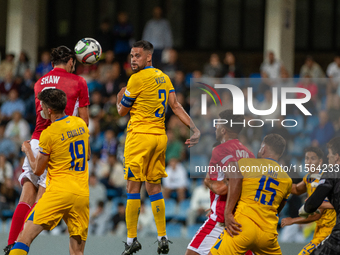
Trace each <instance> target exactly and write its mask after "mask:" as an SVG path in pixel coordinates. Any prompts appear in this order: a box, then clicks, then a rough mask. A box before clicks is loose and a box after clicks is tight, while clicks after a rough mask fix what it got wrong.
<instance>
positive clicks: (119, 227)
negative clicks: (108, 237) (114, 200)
mask: <svg viewBox="0 0 340 255" xmlns="http://www.w3.org/2000/svg"><path fill="white" fill-rule="evenodd" d="M111 221H112V223H113V226H112V232H113V233H114V234H116V235H118V236H122V235H123V234H124V232H125V228H126V225H125V205H124V204H123V203H118V212H117V213H116V214H115V215H114V216H113V217H112V220H111Z"/></svg>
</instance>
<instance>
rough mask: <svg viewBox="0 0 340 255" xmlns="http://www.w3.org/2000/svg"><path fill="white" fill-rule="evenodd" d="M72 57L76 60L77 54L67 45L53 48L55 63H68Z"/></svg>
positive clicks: (52, 60) (52, 54) (52, 57)
mask: <svg viewBox="0 0 340 255" xmlns="http://www.w3.org/2000/svg"><path fill="white" fill-rule="evenodd" d="M71 58H73V60H75V59H76V54H75V53H74V51H73V50H71V49H69V48H68V47H66V46H59V47H57V48H54V49H52V53H51V62H52V63H53V64H54V65H60V64H66V63H67V62H68V61H69V60H70V59H71Z"/></svg>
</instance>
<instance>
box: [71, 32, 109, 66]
mask: <svg viewBox="0 0 340 255" xmlns="http://www.w3.org/2000/svg"><path fill="white" fill-rule="evenodd" d="M74 51H75V53H76V58H77V60H78V61H79V62H80V63H83V64H85V65H92V64H94V63H96V62H97V61H98V60H99V59H100V56H101V55H102V47H101V46H100V44H99V42H98V41H97V40H95V39H93V38H88V37H86V38H83V39H81V40H80V41H79V42H77V44H76V46H75V47H74Z"/></svg>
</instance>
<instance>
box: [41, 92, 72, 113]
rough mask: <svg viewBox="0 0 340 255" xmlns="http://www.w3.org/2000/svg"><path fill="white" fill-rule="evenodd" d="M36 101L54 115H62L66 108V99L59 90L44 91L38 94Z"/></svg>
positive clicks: (63, 93)
mask: <svg viewBox="0 0 340 255" xmlns="http://www.w3.org/2000/svg"><path fill="white" fill-rule="evenodd" d="M38 99H39V100H40V101H42V102H43V103H44V104H46V105H47V107H48V108H50V109H52V110H53V111H54V112H55V113H63V112H64V110H65V108H66V103H67V97H66V94H65V92H64V91H62V90H60V89H45V90H43V91H41V92H40V93H39V94H38Z"/></svg>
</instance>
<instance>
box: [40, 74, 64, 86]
mask: <svg viewBox="0 0 340 255" xmlns="http://www.w3.org/2000/svg"><path fill="white" fill-rule="evenodd" d="M59 79H60V76H55V75H50V76H46V77H44V78H42V79H41V83H40V85H44V84H51V83H53V84H57V83H58V82H59Z"/></svg>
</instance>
